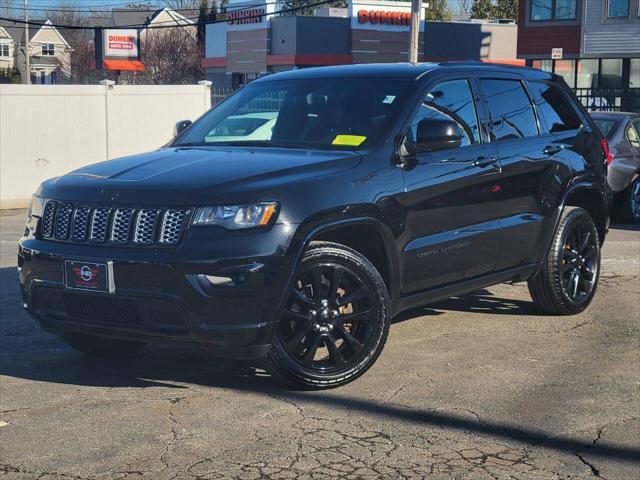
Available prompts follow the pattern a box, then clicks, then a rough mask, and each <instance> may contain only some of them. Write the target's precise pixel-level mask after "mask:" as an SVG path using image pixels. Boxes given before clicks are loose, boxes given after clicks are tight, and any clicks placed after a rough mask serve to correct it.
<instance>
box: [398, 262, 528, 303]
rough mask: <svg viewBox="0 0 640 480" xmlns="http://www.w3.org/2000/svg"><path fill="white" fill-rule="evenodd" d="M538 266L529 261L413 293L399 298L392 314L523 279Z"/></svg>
mask: <svg viewBox="0 0 640 480" xmlns="http://www.w3.org/2000/svg"><path fill="white" fill-rule="evenodd" d="M539 268H540V264H538V263H531V264H527V265H522V266H520V267H516V268H509V269H507V270H502V271H500V272H494V273H491V274H489V275H484V276H482V277H478V278H474V279H471V280H466V281H464V282H458V283H454V284H452V285H446V286H444V287H438V288H434V289H431V290H426V291H423V292H419V293H413V294H411V295H407V296H404V297H401V298H400V300H399V301H398V303H397V305H396V308H394V311H393V314H394V315H397V314H398V313H400V312H403V311H405V310H409V309H411V308H415V307H419V306H421V305H425V304H427V303H432V302H437V301H438V300H443V299H445V298H449V297H453V296H456V295H461V294H463V293H469V292H473V291H474V290H478V289H480V288H484V287H490V286H491V285H496V284H498V283H503V282H507V281H509V280H512V281H523V280H526V279H528V278H530V277H531V276H532V275H534V274H535V273H536V272H537V271H538V270H539Z"/></svg>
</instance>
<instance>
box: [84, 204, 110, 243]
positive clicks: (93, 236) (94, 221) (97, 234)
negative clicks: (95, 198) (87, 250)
mask: <svg viewBox="0 0 640 480" xmlns="http://www.w3.org/2000/svg"><path fill="white" fill-rule="evenodd" d="M110 213H111V209H110V208H109V207H98V208H96V209H95V210H94V211H93V215H92V216H91V230H90V232H91V233H90V234H89V239H90V240H91V241H92V242H99V243H102V242H104V241H105V240H106V239H107V227H108V223H109V214H110Z"/></svg>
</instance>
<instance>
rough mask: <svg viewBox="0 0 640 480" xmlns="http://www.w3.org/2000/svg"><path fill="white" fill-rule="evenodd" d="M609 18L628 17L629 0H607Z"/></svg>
mask: <svg viewBox="0 0 640 480" xmlns="http://www.w3.org/2000/svg"><path fill="white" fill-rule="evenodd" d="M607 17H608V18H628V17H629V0H607Z"/></svg>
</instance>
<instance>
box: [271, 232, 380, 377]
mask: <svg viewBox="0 0 640 480" xmlns="http://www.w3.org/2000/svg"><path fill="white" fill-rule="evenodd" d="M292 283H293V284H292V285H291V287H290V289H289V291H288V292H287V299H286V301H285V304H284V306H283V312H282V315H281V318H280V320H279V322H278V325H277V328H276V329H275V332H274V337H273V340H272V347H271V351H270V353H269V355H268V357H267V362H268V367H269V369H270V370H271V371H272V372H273V373H275V374H276V375H277V376H278V377H280V378H282V379H284V380H286V381H287V382H289V383H293V384H295V385H296V386H298V387H303V388H306V389H324V388H333V387H337V386H340V385H344V384H346V383H348V382H351V381H353V380H355V379H356V378H358V377H359V376H360V375H362V374H363V373H364V372H366V371H367V369H369V368H370V367H371V366H372V365H373V364H374V363H375V361H376V359H377V358H378V356H379V355H380V352H382V349H383V347H384V344H385V342H386V340H387V335H388V333H389V325H390V320H391V319H390V301H389V293H388V292H387V288H386V286H385V284H384V281H383V279H382V276H381V275H380V273H379V272H378V271H377V270H376V268H375V267H374V266H373V265H372V264H371V262H370V261H369V260H367V258H365V257H364V256H363V255H361V254H360V253H358V252H356V251H355V250H352V249H351V248H348V247H346V246H344V245H340V244H337V243H329V242H312V243H311V244H310V246H309V248H308V249H307V251H306V252H305V254H304V256H303V258H302V260H301V262H300V264H299V265H298V268H297V269H296V273H295V279H294V281H293V282H292Z"/></svg>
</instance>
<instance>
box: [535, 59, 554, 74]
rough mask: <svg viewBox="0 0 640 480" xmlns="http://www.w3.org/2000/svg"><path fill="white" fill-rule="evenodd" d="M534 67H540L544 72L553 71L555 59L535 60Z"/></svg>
mask: <svg viewBox="0 0 640 480" xmlns="http://www.w3.org/2000/svg"><path fill="white" fill-rule="evenodd" d="M531 66H532V67H533V68H539V69H540V70H542V71H543V72H553V60H534V61H533V62H531Z"/></svg>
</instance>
